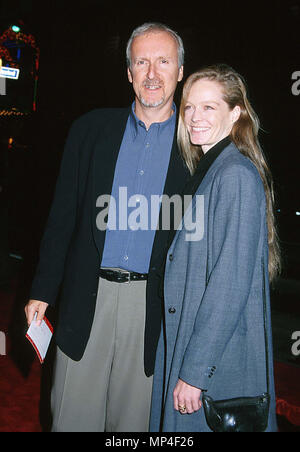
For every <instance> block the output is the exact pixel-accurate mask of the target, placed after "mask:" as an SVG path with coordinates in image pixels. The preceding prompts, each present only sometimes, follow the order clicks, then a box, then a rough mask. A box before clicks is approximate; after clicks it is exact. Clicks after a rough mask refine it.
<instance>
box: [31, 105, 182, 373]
mask: <svg viewBox="0 0 300 452" xmlns="http://www.w3.org/2000/svg"><path fill="white" fill-rule="evenodd" d="M129 112H130V109H129V108H124V109H97V110H93V111H91V112H89V113H87V114H85V115H84V116H82V117H81V118H79V119H77V120H76V121H75V122H74V123H73V125H72V127H71V129H70V132H69V136H68V139H67V142H66V146H65V150H64V154H63V158H62V163H61V168H60V173H59V176H58V180H57V183H56V189H55V194H54V200H53V204H52V207H51V210H50V214H49V218H48V221H47V225H46V228H45V232H44V235H43V239H42V242H41V247H40V260H39V264H38V267H37V270H36V275H35V278H34V280H33V284H32V289H31V294H30V298H32V299H37V300H41V301H45V302H47V303H49V304H50V305H54V304H55V302H56V299H57V298H58V295H59V298H60V303H59V319H58V325H57V331H56V341H57V345H58V346H59V347H60V349H61V350H62V351H63V352H64V353H65V354H66V355H68V356H69V357H70V358H72V359H73V360H76V361H79V360H80V359H81V358H82V356H83V353H84V350H85V347H86V344H87V341H88V339H89V335H90V331H91V326H92V322H93V317H94V312H95V304H96V296H97V287H98V278H99V268H100V264H101V259H102V253H103V247H104V240H105V231H100V230H98V229H97V227H96V217H97V214H98V213H99V209H98V208H97V207H96V200H97V198H98V197H99V196H100V195H102V194H110V193H111V189H112V184H113V178H114V171H115V165H116V161H117V157H118V153H119V149H120V145H121V142H122V138H123V134H124V131H125V127H126V123H127V119H128V115H129ZM187 178H188V171H187V169H186V168H185V167H184V164H183V161H182V159H181V157H180V155H179V152H178V148H177V144H176V138H175V137H174V142H173V147H172V152H171V158H170V163H169V169H168V173H167V177H166V183H165V189H164V193H165V194H166V195H169V196H172V195H173V194H175V193H179V192H181V190H182V188H183V186H184V184H185V182H186V179H187ZM167 237H168V231H161V230H158V231H157V233H156V235H155V240H154V244H153V249H152V256H151V260H150V268H149V276H148V283H147V308H146V325H145V372H146V374H147V375H151V374H152V373H153V369H154V362H155V352H156V346H157V341H158V338H159V333H160V326H161V316H162V306H161V299H160V297H159V291H158V286H159V282H160V279H159V272H157V270H158V269H159V268H160V266H161V265H162V261H163V258H164V254H165V243H166V242H167Z"/></svg>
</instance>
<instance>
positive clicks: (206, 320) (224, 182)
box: [150, 65, 280, 432]
mask: <svg viewBox="0 0 300 452" xmlns="http://www.w3.org/2000/svg"><path fill="white" fill-rule="evenodd" d="M258 130H259V122H258V118H257V116H256V114H255V112H254V111H253V109H252V107H251V105H250V104H249V101H248V99H247V94H246V88H245V84H244V81H243V79H242V77H241V76H240V75H239V74H237V73H236V72H235V71H234V70H233V69H231V68H230V67H228V66H226V65H219V66H212V67H208V68H205V69H202V70H200V71H199V72H196V73H195V74H192V75H191V76H190V77H189V78H188V80H187V81H186V83H185V86H184V89H183V96H182V102H181V107H180V119H179V126H178V141H179V145H180V148H181V150H182V154H183V157H184V160H185V162H186V165H187V166H188V168H189V170H190V172H191V174H192V175H193V177H192V179H191V181H190V182H189V185H188V186H187V187H186V190H185V193H184V194H193V195H194V197H193V201H192V203H191V204H190V206H189V208H188V209H187V210H186V213H185V217H184V218H183V222H182V228H180V229H179V230H178V231H177V233H176V235H175V237H174V240H173V242H172V244H171V247H170V249H169V251H168V254H167V258H166V267H165V280H164V304H165V316H164V328H163V329H162V333H161V337H160V340H159V345H158V351H157V360H156V368H155V375H154V388H153V399H152V414H151V425H150V430H151V431H159V430H162V431H171V432H176V431H182V432H197V431H201V432H202V431H203V432H206V431H211V430H210V428H209V427H208V425H207V423H206V419H205V414H204V409H203V407H202V402H201V397H202V393H203V391H206V392H207V394H208V395H209V396H210V397H212V398H213V399H214V400H220V399H221V400H222V399H229V398H234V397H243V396H257V395H259V394H261V393H263V392H265V391H266V390H267V387H266V352H265V350H266V348H265V336H264V314H263V310H264V307H263V306H264V305H263V298H264V296H263V294H264V293H265V294H266V299H267V330H268V333H267V334H268V347H269V353H268V356H269V366H268V368H269V381H270V387H269V392H270V395H271V404H270V411H269V421H268V427H267V431H276V430H277V428H276V415H275V394H274V381H273V362H272V339H271V321H270V303H269V284H268V282H269V280H273V279H274V278H275V277H276V275H277V273H278V272H279V267H280V256H279V247H278V241H277V235H276V230H275V226H274V216H273V189H272V180H271V175H270V172H269V169H268V167H267V164H266V162H265V159H264V156H263V153H262V150H261V148H260V145H259V141H258V138H257V136H258ZM201 196H202V197H203V198H202V199H204V212H203V218H202V220H203V227H204V233H203V237H202V238H201V240H193V238H189V239H188V240H187V237H191V235H190V228H187V226H186V224H187V223H186V221H184V220H185V218H187V217H188V216H190V217H191V215H192V214H194V217H195V209H196V208H197V209H198V208H199V207H197V206H198V204H197V202H196V199H197V197H201ZM197 217H198V218H199V215H198V216H197ZM187 229H188V232H189V235H188V234H187Z"/></svg>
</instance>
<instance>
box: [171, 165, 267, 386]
mask: <svg viewBox="0 0 300 452" xmlns="http://www.w3.org/2000/svg"><path fill="white" fill-rule="evenodd" d="M264 203H265V196H264V190H263V186H262V181H261V179H260V177H259V175H258V172H257V171H256V169H254V167H253V168H252V167H250V168H249V167H247V166H245V167H244V166H243V165H234V166H232V167H230V168H229V169H227V170H226V171H224V174H222V176H221V178H220V180H219V185H218V190H217V195H216V202H215V203H213V207H212V208H213V209H214V211H213V215H212V217H211V218H212V225H211V226H210V227H209V229H210V230H209V231H208V233H211V231H212V238H211V241H212V252H211V254H212V256H211V260H212V261H211V265H210V268H211V271H210V274H209V276H208V281H207V285H206V290H205V292H204V295H203V298H202V300H201V303H200V306H199V309H198V312H197V316H196V319H195V324H194V330H193V333H192V335H191V338H190V341H189V344H188V346H187V349H186V351H185V354H184V359H183V363H182V367H181V370H180V374H179V377H180V378H181V379H182V380H184V381H185V382H187V383H189V384H191V385H192V386H195V387H198V388H200V389H202V390H207V389H208V387H209V385H210V383H211V381H212V378H213V374H214V371H215V369H216V368H217V367H218V363H219V362H220V360H221V358H222V355H223V353H224V350H225V349H226V346H227V344H228V342H229V340H230V339H231V337H232V335H233V333H234V330H235V328H236V326H237V324H238V321H239V318H240V315H241V313H242V311H243V309H244V307H245V306H246V303H247V299H248V296H249V292H250V288H251V284H252V278H253V273H254V268H255V263H256V260H257V252H258V246H259V242H260V234H261V233H262V231H261V224H262V222H261V215H262V206H263V205H264ZM195 276H196V275H195Z"/></svg>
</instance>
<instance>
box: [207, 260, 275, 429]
mask: <svg viewBox="0 0 300 452" xmlns="http://www.w3.org/2000/svg"><path fill="white" fill-rule="evenodd" d="M263 275H265V273H264V266H263ZM264 279H265V278H264ZM264 284H265V281H264ZM264 288H265V285H264ZM263 301H264V331H265V346H266V377H267V392H265V393H263V394H261V395H259V396H257V397H237V398H234V399H227V400H213V399H212V398H211V397H209V396H208V395H206V394H203V396H202V402H203V407H204V413H205V417H206V422H207V424H208V426H209V428H210V429H211V430H212V431H213V432H264V431H265V430H266V428H267V426H268V419H269V407H270V394H269V353H268V336H267V325H266V296H265V290H264V291H263Z"/></svg>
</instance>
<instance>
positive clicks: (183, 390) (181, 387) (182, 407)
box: [173, 379, 202, 414]
mask: <svg viewBox="0 0 300 452" xmlns="http://www.w3.org/2000/svg"><path fill="white" fill-rule="evenodd" d="M200 396H201V389H198V388H195V386H191V385H189V384H187V383H185V382H184V381H182V380H180V379H179V380H178V382H177V384H176V386H175V389H174V392H173V399H174V408H175V410H177V411H179V412H180V413H181V414H186V413H188V414H192V413H194V411H198V410H199V409H200V408H201V405H202V404H201V400H200Z"/></svg>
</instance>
